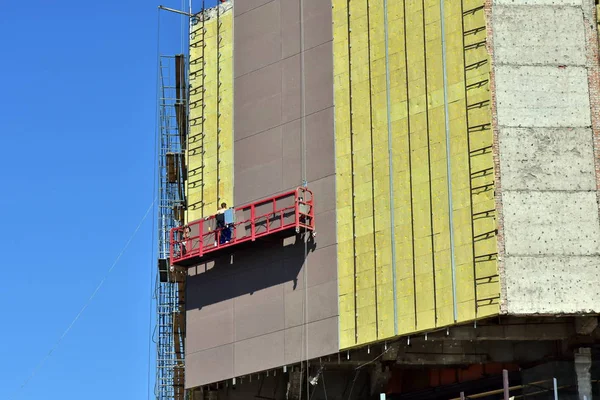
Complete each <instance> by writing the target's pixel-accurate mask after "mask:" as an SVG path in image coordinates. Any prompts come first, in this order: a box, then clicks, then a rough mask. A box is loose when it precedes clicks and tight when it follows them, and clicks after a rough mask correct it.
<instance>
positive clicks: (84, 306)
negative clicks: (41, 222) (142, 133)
mask: <svg viewBox="0 0 600 400" xmlns="http://www.w3.org/2000/svg"><path fill="white" fill-rule="evenodd" d="M154 203H156V199H154V200H153V201H152V204H150V206H149V207H148V209H147V210H146V213H145V214H144V216H143V217H142V219H141V221H140V222H139V224H138V225H137V227H136V228H135V230H134V231H133V233H132V234H131V236H129V239H128V240H127V242H126V243H125V246H123V248H122V249H121V252H120V253H119V255H117V257H116V258H115V261H113V263H112V265H111V266H110V268H109V269H108V271H107V272H106V274H105V275H104V277H103V278H102V280H101V281H100V283H99V284H98V286H96V289H94V291H93V292H92V294H91V296H90V297H89V298H88V300H87V301H86V302H85V304H84V305H83V307H81V310H79V313H77V315H76V316H75V318H73V321H71V323H70V324H69V326H68V327H67V329H65V331H64V332H63V334H62V335H61V336H60V337H59V338H58V340H57V341H56V343H55V344H54V346H52V348H51V349H50V351H49V352H48V353H47V354H46V355H45V356H44V358H42V360H41V361H40V362H39V363H38V364H37V366H36V367H35V368H34V369H33V371H32V372H31V374H30V375H29V377H27V379H25V381H24V382H23V384H22V385H21V386H20V387H19V388H18V389H17V390H16V391H15V393H14V394H13V395H12V396H11V397H9V400H13V399H14V398H15V396H16V395H17V394H19V392H20V391H21V390H23V389H24V388H25V386H27V384H28V383H29V382H30V381H31V379H33V377H34V376H35V375H36V374H37V372H38V371H39V370H40V368H41V367H42V366H43V365H44V363H45V362H46V361H47V360H48V358H50V356H51V355H52V353H54V351H55V350H56V349H57V348H58V346H59V345H60V343H61V342H62V341H63V339H64V338H65V336H67V334H68V333H69V331H70V330H71V329H72V328H73V325H75V323H76V322H77V320H78V319H79V318H80V317H81V315H82V314H83V313H84V312H85V310H86V309H87V308H88V306H89V305H90V303H91V302H92V300H93V299H94V297H96V294H98V291H99V290H100V288H101V287H102V286H103V285H104V282H105V281H106V279H107V278H108V276H109V275H110V273H111V272H112V270H113V269H115V267H116V266H117V263H118V262H119V260H120V259H121V257H122V256H123V254H125V251H126V250H127V248H128V247H129V245H130V244H131V242H132V240H133V239H134V238H135V236H136V234H137V233H138V231H139V230H140V228H141V227H142V225H143V224H144V221H146V218H147V217H148V214H150V211H151V210H152V209H153V207H154Z"/></svg>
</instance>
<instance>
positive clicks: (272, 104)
mask: <svg viewBox="0 0 600 400" xmlns="http://www.w3.org/2000/svg"><path fill="white" fill-rule="evenodd" d="M234 90H235V94H234V103H235V104H234V107H235V108H234V112H235V121H238V120H239V122H236V125H235V136H234V140H240V139H243V138H246V137H248V136H252V135H254V134H256V133H259V132H263V131H265V130H267V129H271V128H274V127H276V126H279V125H280V124H281V98H282V93H281V66H280V65H279V64H273V65H270V66H268V67H265V68H262V69H260V70H258V71H254V72H252V73H249V74H247V75H244V76H243V77H240V78H238V79H236V80H235V89H234Z"/></svg>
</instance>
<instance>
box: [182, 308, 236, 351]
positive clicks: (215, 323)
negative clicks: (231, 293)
mask: <svg viewBox="0 0 600 400" xmlns="http://www.w3.org/2000/svg"><path fill="white" fill-rule="evenodd" d="M187 324H188V325H190V326H194V327H195V329H194V334H193V335H187V337H186V351H188V352H189V353H195V352H198V351H201V350H206V349H210V348H213V347H218V346H222V345H225V344H229V343H233V341H234V337H233V301H231V300H229V301H222V302H220V303H217V304H213V305H209V306H207V307H205V308H203V309H202V310H198V309H195V310H192V311H191V312H188V313H187Z"/></svg>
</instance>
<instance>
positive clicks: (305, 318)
mask: <svg viewBox="0 0 600 400" xmlns="http://www.w3.org/2000/svg"><path fill="white" fill-rule="evenodd" d="M299 6H300V71H301V72H300V79H301V84H300V93H301V94H300V95H301V97H302V99H301V103H300V121H301V122H300V123H301V132H302V133H301V135H302V139H301V143H302V149H301V152H302V154H301V160H302V161H301V163H302V164H301V167H302V182H301V185H302V186H305V185H308V179H307V174H306V115H305V114H306V74H305V70H304V67H305V64H304V0H300V1H299ZM311 200H312V199H311ZM313 207H314V203H313ZM313 213H314V210H313ZM313 224H314V221H313ZM308 235H310V233H308V232H307V235H306V237H305V238H304V267H303V277H304V302H303V303H304V307H303V310H302V311H303V313H302V326H303V329H302V333H303V335H302V336H303V338H302V339H303V341H304V343H303V344H304V357H303V358H304V362H305V365H306V367H305V371H306V398H307V399H308V398H309V393H310V382H309V362H308V240H309V236H308ZM300 371H302V358H301V359H300ZM301 373H302V372H301ZM299 394H300V395H299V398H300V400H302V381H301V382H300V393H299Z"/></svg>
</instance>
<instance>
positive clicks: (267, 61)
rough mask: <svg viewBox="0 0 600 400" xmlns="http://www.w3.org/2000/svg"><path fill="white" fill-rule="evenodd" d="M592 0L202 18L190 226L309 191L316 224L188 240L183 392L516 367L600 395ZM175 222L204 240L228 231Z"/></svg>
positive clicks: (363, 392)
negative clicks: (220, 212)
mask: <svg viewBox="0 0 600 400" xmlns="http://www.w3.org/2000/svg"><path fill="white" fill-rule="evenodd" d="M597 15H598V13H597V10H596V5H595V4H594V1H593V0H487V1H486V0H456V1H453V0H252V1H250V0H247V1H237V2H236V3H235V4H233V3H231V2H229V1H228V2H225V3H224V4H221V5H220V6H219V7H216V8H212V9H210V10H207V11H204V12H202V13H199V14H197V15H195V17H194V18H193V21H192V22H193V23H192V26H191V36H190V39H191V40H190V54H189V76H188V77H189V97H188V101H189V103H188V106H189V107H188V109H189V112H188V114H187V117H186V118H187V119H185V120H186V121H188V120H189V123H188V125H187V127H186V128H181V129H180V130H181V131H185V135H184V136H185V145H184V146H183V149H182V151H181V154H182V155H183V156H182V157H180V158H177V160H178V162H180V163H181V164H182V165H181V166H180V168H181V169H182V170H184V171H185V173H182V174H181V182H182V184H183V185H184V186H185V202H184V204H183V206H184V208H185V213H181V214H180V217H179V219H178V220H177V221H176V222H175V223H174V226H177V225H181V226H183V225H186V224H189V225H190V226H192V225H193V224H195V223H196V222H195V221H203V220H204V218H212V216H213V215H214V214H215V213H216V211H217V209H218V208H219V205H220V204H221V203H222V202H226V203H227V204H228V205H229V206H232V205H235V206H239V205H243V204H255V202H257V201H261V199H265V198H271V197H272V196H277V195H281V194H282V193H286V192H287V191H289V190H294V189H295V188H296V187H307V188H308V189H310V190H311V191H312V193H313V194H314V228H315V229H316V230H317V232H318V235H317V236H316V237H312V236H311V235H310V234H309V232H308V231H307V232H304V233H302V232H300V233H296V232H293V231H290V232H288V234H283V236H282V234H281V233H278V235H273V236H266V237H264V238H261V239H260V240H258V239H257V240H256V241H252V242H247V243H243V245H242V243H241V241H240V244H239V245H238V244H236V240H240V238H241V236H240V235H237V236H236V235H234V238H233V240H232V241H231V242H230V243H226V244H225V243H223V244H221V243H220V242H219V243H217V242H218V236H217V238H216V239H215V244H214V251H212V250H211V251H212V252H211V253H208V252H207V253H206V254H203V253H201V252H199V253H194V254H196V256H194V257H191V258H188V259H186V262H185V263H183V261H182V260H183V259H182V258H181V257H183V256H182V255H181V254H182V253H176V252H175V253H174V252H173V251H172V252H171V257H170V260H169V261H170V264H171V266H172V267H171V269H170V271H171V273H170V274H168V276H169V277H168V278H167V280H169V279H171V280H172V281H173V282H174V283H177V284H178V285H181V284H182V282H183V281H185V286H186V289H185V296H184V294H183V292H181V293H180V295H179V296H180V297H179V298H180V303H179V304H183V303H184V302H185V323H182V322H179V324H180V325H183V326H185V330H184V333H182V335H184V336H185V388H186V390H187V391H188V392H189V393H190V394H191V395H192V396H195V397H194V398H204V397H206V398H215V396H216V397H218V398H232V399H234V398H248V396H250V397H256V396H258V397H259V398H270V399H279V398H307V394H308V396H310V397H311V398H312V397H314V398H324V399H327V398H369V397H370V396H378V394H379V393H380V392H385V393H387V394H388V397H390V398H392V397H394V396H400V397H399V398H409V397H410V398H455V397H459V394H460V392H466V394H467V395H469V394H471V395H472V394H474V393H477V392H486V391H490V390H493V389H498V388H501V387H502V385H503V383H502V374H501V373H502V370H505V371H507V374H508V375H507V376H508V378H509V381H510V382H511V385H512V386H513V389H512V393H513V394H519V395H523V394H524V395H530V396H532V395H535V393H534V392H535V391H536V390H537V391H540V390H541V389H540V387H542V388H549V389H551V388H552V383H553V382H552V378H557V382H558V386H557V389H560V390H562V397H561V398H568V396H569V395H572V396H575V397H574V398H576V397H577V396H579V398H583V396H586V398H588V399H591V398H592V397H591V396H592V394H593V393H594V394H595V395H600V393H598V385H594V384H592V381H594V380H597V379H598V377H599V375H598V373H597V372H596V370H595V369H594V368H597V364H598V362H597V361H596V364H594V362H593V360H594V359H596V360H597V359H598V357H597V355H596V354H597V353H596V351H597V350H596V343H597V342H598V338H599V336H600V332H599V330H598V328H597V326H598V322H597V314H598V312H599V311H600V294H599V293H600V290H599V289H598V287H600V285H599V283H600V274H599V271H600V221H599V206H598V193H599V192H598V185H599V183H600V165H599V155H600V147H599V146H600V141H599V139H598V138H599V136H598V135H599V131H598V129H600V125H599V124H600V119H599V118H600V114H599V112H600V109H599V107H600V103H599V101H600V99H599V96H598V93H599V90H600V86H599V75H598V73H599V64H598V63H599V59H598V30H597ZM181 120H182V121H183V120H184V119H183V118H182V119H181ZM296 200H297V199H296ZM300 201H302V200H300ZM277 212H279V211H278V210H275V205H273V214H277ZM282 215H283V211H282ZM236 218H237V220H236V223H235V224H239V225H235V224H234V225H235V226H236V227H237V229H238V230H241V224H242V222H238V221H239V220H240V219H241V218H240V217H239V216H238V217H236ZM252 218H254V217H252ZM250 220H251V219H248V220H247V221H250ZM247 221H246V222H247ZM266 221H267V222H266V224H267V225H269V224H272V222H271V220H269V217H267V220H266ZM248 223H252V224H254V223H253V222H248ZM281 224H283V217H282V220H281ZM273 226H274V225H273ZM181 229H183V228H176V229H175V230H174V231H175V235H174V236H173V239H172V240H173V243H172V246H173V248H179V247H178V246H181V245H182V244H183V243H184V242H183V241H182V240H189V243H191V244H190V245H189V246H188V248H187V251H190V252H191V253H189V254H192V253H193V252H194V251H197V248H195V247H194V246H196V245H195V244H194V243H197V242H202V241H203V240H204V239H205V237H206V235H208V234H210V235H213V234H214V233H212V231H206V232H205V231H202V230H200V232H198V231H194V230H192V233H191V235H192V238H191V239H182V240H180V239H178V237H177V234H178V233H179V230H181ZM212 229H214V227H213V228H212ZM207 232H211V233H207ZM202 235H204V236H202ZM195 238H196V239H195ZM211 238H212V236H211ZM194 240H196V241H197V242H194ZM210 241H211V243H212V239H210ZM185 243H188V242H185ZM211 245H212V244H211ZM178 257H179V258H178ZM171 276H172V277H173V278H171ZM417 368H419V369H417ZM536 387H537V389H536ZM594 390H595V391H594ZM500 392H501V391H500ZM592 392H593V393H592ZM494 393H495V392H494ZM494 393H488V394H489V395H494ZM577 393H579V394H577ZM539 394H540V393H538V395H539ZM544 395H547V394H544Z"/></svg>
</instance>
